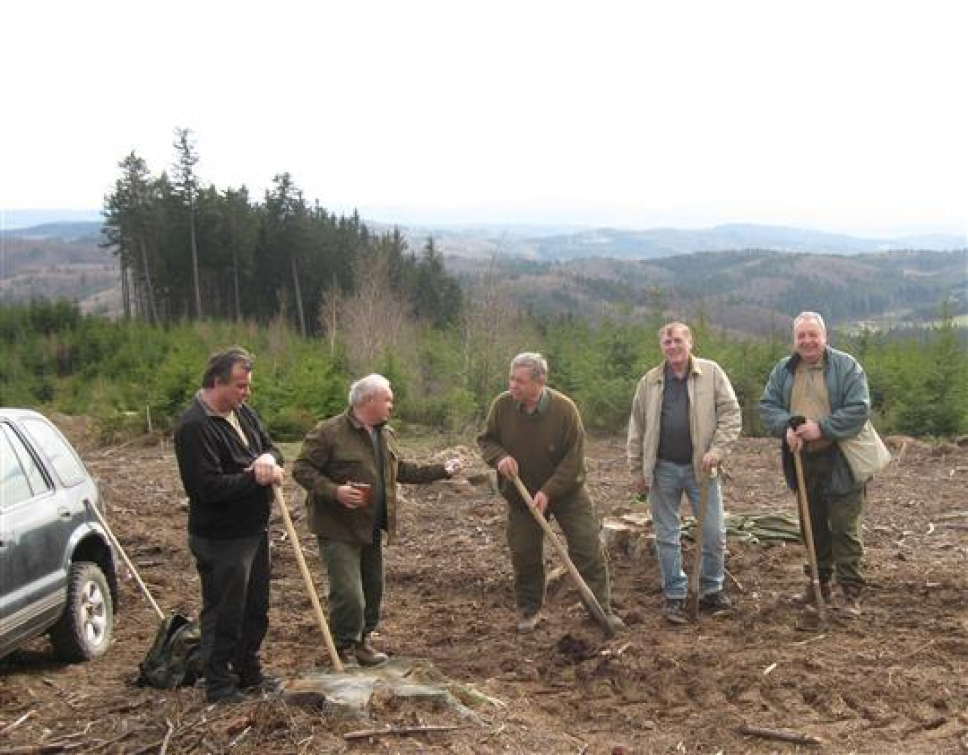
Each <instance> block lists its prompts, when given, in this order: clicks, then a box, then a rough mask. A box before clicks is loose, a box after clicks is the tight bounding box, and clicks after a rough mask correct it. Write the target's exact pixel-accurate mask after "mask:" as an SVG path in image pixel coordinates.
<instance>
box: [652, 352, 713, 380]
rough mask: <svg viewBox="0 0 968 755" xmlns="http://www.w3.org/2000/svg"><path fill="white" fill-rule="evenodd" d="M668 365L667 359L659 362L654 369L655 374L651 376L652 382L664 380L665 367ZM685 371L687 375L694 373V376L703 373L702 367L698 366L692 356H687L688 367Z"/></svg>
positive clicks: (697, 362)
mask: <svg viewBox="0 0 968 755" xmlns="http://www.w3.org/2000/svg"><path fill="white" fill-rule="evenodd" d="M668 367H669V360H668V359H663V360H662V364H660V365H659V367H658V368H657V369H656V370H655V374H654V376H653V382H655V383H661V382H663V381H664V380H665V374H666V369H667V368H668ZM686 372H687V375H695V376H696V377H698V376H700V375H702V374H703V373H702V367H701V366H700V364H699V361H698V360H697V359H696V358H695V357H694V356H690V357H689V369H688V370H686Z"/></svg>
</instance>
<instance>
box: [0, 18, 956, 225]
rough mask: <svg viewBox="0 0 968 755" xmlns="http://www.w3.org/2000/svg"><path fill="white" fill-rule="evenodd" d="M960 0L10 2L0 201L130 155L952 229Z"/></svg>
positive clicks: (433, 210)
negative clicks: (177, 149) (180, 150)
mask: <svg viewBox="0 0 968 755" xmlns="http://www.w3.org/2000/svg"><path fill="white" fill-rule="evenodd" d="M966 21H968V3H966V2H964V0H937V1H935V0H902V1H898V2H892V1H891V0H869V1H868V0H834V1H830V2H827V1H826V0H820V1H817V0H811V1H810V2H793V1H788V2H779V1H778V0H756V1H749V0H729V1H726V0H711V1H710V2H690V1H689V0H662V1H658V0H657V1H655V2H646V0H638V1H637V2H608V0H595V1H594V2H591V1H590V2H567V1H562V0H557V1H556V2H529V1H528V0H513V1H511V2H503V1H502V0H487V1H486V2H478V1H476V0H460V1H458V0H439V1H429V0H416V1H408V0H388V1H386V2H374V1H369V0H347V1H346V2H325V1H322V0H316V1H315V2H309V1H307V2H287V1H286V0H273V2H266V1H265V0H260V2H241V1H240V0H233V1H232V2H223V1H221V0H218V1H216V0H165V2H147V1H136V2H132V1H131V0H123V1H118V2H107V1H105V0H29V1H28V0H23V1H21V2H11V3H4V4H3V8H2V10H0V72H2V73H0V82H2V83H0V94H2V105H0V148H2V155H0V210H7V211H10V210H15V209H24V208H82V209H86V208H92V209H99V208H100V207H101V206H102V202H103V197H104V195H105V194H106V193H108V192H110V191H111V189H112V186H113V183H114V181H115V179H116V178H117V177H118V175H119V170H118V167H117V163H118V161H119V160H121V159H122V158H123V157H124V156H125V155H126V154H127V153H128V152H130V151H131V150H134V151H135V152H137V153H138V154H139V155H140V156H141V157H143V158H145V159H146V160H147V162H148V165H149V168H150V169H151V170H152V172H153V173H155V174H158V173H160V172H161V171H162V170H165V169H167V168H168V167H169V166H170V164H171V162H172V160H173V157H174V149H173V147H172V142H173V129H174V128H175V127H176V126H183V127H188V128H191V129H192V130H193V131H194V134H195V139H196V146H197V150H198V153H199V156H200V158H201V159H200V162H199V164H198V166H197V171H198V173H199V175H200V177H201V179H202V180H203V181H204V182H206V183H213V184H215V185H216V186H217V187H219V188H221V189H225V188H229V187H239V186H241V185H243V184H244V185H246V186H248V187H249V189H250V190H251V191H253V192H254V193H255V195H256V196H257V197H260V198H261V196H262V193H263V192H264V190H265V189H266V187H267V186H269V185H270V184H271V180H272V177H273V176H274V175H275V174H277V173H282V172H286V171H288V172H289V173H291V174H292V176H293V178H294V180H295V182H296V184H297V185H298V186H299V187H300V188H302V189H303V191H304V193H305V195H306V197H307V199H309V200H310V201H312V200H314V199H319V201H320V202H321V203H322V204H323V205H324V206H326V207H328V208H330V209H335V210H339V211H347V210H348V209H351V208H353V207H358V208H359V209H360V210H361V212H362V214H363V215H364V217H368V218H371V219H374V220H389V221H396V222H408V221H409V220H414V219H425V220H430V219H434V218H436V219H439V220H447V221H460V220H464V221H482V220H487V221H493V222H502V221H503V222H526V221H530V222H567V221H572V222H575V223H578V224H597V225H625V226H632V227H651V226H659V225H674V226H675V225H678V226H687V227H696V226H705V225H713V224H717V223H724V222H758V223H774V224H782V225H791V226H803V227H813V228H820V229H824V230H833V231H847V232H854V233H866V234H884V233H902V232H909V231H918V232H924V231H942V232H949V233H959V234H966V237H968V144H966V142H968V95H966V92H968V76H966V71H968V41H966V39H968V35H966V31H968V23H966Z"/></svg>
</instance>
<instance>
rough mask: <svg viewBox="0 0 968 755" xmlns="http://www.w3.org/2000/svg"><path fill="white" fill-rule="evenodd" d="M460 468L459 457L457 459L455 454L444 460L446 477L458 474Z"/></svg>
mask: <svg viewBox="0 0 968 755" xmlns="http://www.w3.org/2000/svg"><path fill="white" fill-rule="evenodd" d="M460 470H461V463H460V459H458V458H457V457H456V456H455V457H454V458H453V459H448V460H447V461H445V462H444V471H445V472H446V473H447V476H448V477H453V476H454V475H457V474H460Z"/></svg>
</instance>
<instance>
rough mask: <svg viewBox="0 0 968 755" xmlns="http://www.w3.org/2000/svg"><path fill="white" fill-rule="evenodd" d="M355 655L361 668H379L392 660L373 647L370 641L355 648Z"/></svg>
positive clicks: (366, 640)
mask: <svg viewBox="0 0 968 755" xmlns="http://www.w3.org/2000/svg"><path fill="white" fill-rule="evenodd" d="M353 655H355V656H356V660H357V661H359V664H360V665H361V666H379V665H381V664H383V663H386V662H387V661H388V660H390V656H388V655H387V654H386V653H382V652H380V651H379V650H377V649H376V648H375V647H373V646H372V645H371V644H370V641H369V640H368V639H364V640H363V642H359V643H357V644H356V645H355V646H354V648H353Z"/></svg>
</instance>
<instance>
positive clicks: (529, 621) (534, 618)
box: [518, 611, 541, 634]
mask: <svg viewBox="0 0 968 755" xmlns="http://www.w3.org/2000/svg"><path fill="white" fill-rule="evenodd" d="M540 623H541V611H535V612H534V613H529V614H520V615H519V616H518V632H519V633H520V634H530V633H531V632H533V631H534V630H535V629H537V628H538V624H540Z"/></svg>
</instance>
